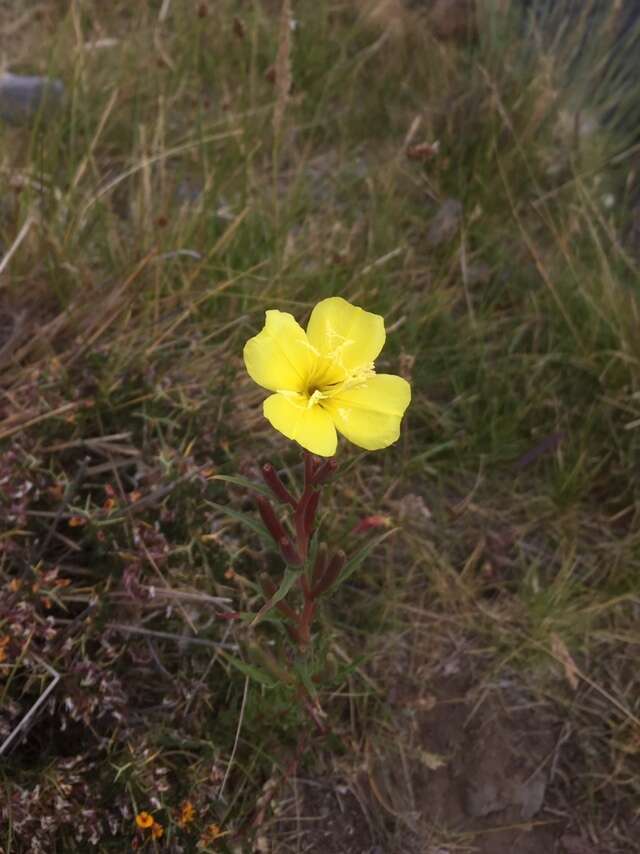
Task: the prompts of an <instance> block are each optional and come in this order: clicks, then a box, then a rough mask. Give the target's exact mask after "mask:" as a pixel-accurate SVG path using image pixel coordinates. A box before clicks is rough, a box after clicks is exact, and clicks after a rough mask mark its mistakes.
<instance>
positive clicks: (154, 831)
mask: <svg viewBox="0 0 640 854" xmlns="http://www.w3.org/2000/svg"><path fill="white" fill-rule="evenodd" d="M151 835H152V836H153V838H154V839H161V838H162V837H163V836H164V827H163V826H162V825H161V824H158V822H157V821H154V822H153V826H152V828H151Z"/></svg>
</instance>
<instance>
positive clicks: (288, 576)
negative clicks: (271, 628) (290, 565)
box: [250, 569, 300, 627]
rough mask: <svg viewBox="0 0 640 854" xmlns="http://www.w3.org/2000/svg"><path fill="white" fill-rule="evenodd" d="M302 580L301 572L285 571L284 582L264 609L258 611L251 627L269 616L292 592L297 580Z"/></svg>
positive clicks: (296, 570)
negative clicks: (266, 615)
mask: <svg viewBox="0 0 640 854" xmlns="http://www.w3.org/2000/svg"><path fill="white" fill-rule="evenodd" d="M298 578H300V570H299V569H285V571H284V575H283V576H282V581H281V582H280V586H279V587H278V589H277V590H276V592H275V593H274V594H273V596H272V597H271V598H270V599H269V600H268V601H267V602H265V603H264V605H263V606H262V608H260V610H259V611H258V613H257V614H256V615H255V617H254V618H253V621H252V622H251V623H250V625H251V626H252V627H253V626H257V625H258V623H259V622H260V620H262V618H263V617H264V615H265V614H267V613H268V612H269V611H270V610H271V609H272V608H273V607H274V606H275V605H276V604H277V603H278V602H279V601H280V600H281V599H284V597H285V596H286V595H287V593H288V592H289V591H290V590H291V588H292V587H293V585H294V584H295V583H296V580H297V579H298Z"/></svg>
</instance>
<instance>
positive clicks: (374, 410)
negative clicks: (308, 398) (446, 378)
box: [322, 374, 411, 451]
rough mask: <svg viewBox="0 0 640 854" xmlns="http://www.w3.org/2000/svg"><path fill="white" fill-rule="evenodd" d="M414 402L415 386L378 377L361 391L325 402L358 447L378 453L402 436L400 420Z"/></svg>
mask: <svg viewBox="0 0 640 854" xmlns="http://www.w3.org/2000/svg"><path fill="white" fill-rule="evenodd" d="M410 400H411V386H410V385H409V383H408V382H407V381H406V380H403V379H402V377H395V376H392V375H391V374H375V375H374V376H372V377H371V378H370V379H368V380H367V382H366V383H365V384H364V385H362V386H360V387H359V388H353V389H350V390H348V391H343V392H340V393H339V394H336V396H335V397H330V398H328V399H326V400H323V401H322V405H323V407H324V408H325V409H326V410H327V412H329V413H330V414H331V417H332V418H333V422H334V424H335V425H336V428H337V429H338V431H339V432H340V433H342V435H343V436H345V437H346V438H347V439H348V440H349V441H350V442H353V444H354V445H358V446H359V447H360V448H366V450H368V451H377V450H379V449H380V448H386V447H387V445H391V444H392V443H393V442H395V441H396V439H397V438H398V436H399V435H400V421H401V420H402V416H403V415H404V411H405V409H406V408H407V406H408V405H409V401H410Z"/></svg>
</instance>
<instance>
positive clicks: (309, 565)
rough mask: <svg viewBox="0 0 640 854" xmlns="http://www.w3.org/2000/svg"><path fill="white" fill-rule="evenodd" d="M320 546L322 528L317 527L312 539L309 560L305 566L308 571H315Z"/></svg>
mask: <svg viewBox="0 0 640 854" xmlns="http://www.w3.org/2000/svg"><path fill="white" fill-rule="evenodd" d="M319 545H320V527H319V525H316V529H315V531H314V532H313V536H312V537H311V542H310V543H309V551H308V554H307V560H306V561H305V565H306V567H307V569H310V570H311V571H313V567H314V565H315V562H316V557H317V555H318V546H319Z"/></svg>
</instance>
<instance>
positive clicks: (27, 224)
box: [0, 214, 36, 275]
mask: <svg viewBox="0 0 640 854" xmlns="http://www.w3.org/2000/svg"><path fill="white" fill-rule="evenodd" d="M35 222H36V218H35V216H34V215H33V214H29V216H28V217H27V218H26V220H25V221H24V223H23V225H22V228H21V229H20V231H19V232H18V235H17V237H16V239H15V240H14V241H13V243H12V245H11V247H10V249H9V250H8V251H7V253H6V254H5V256H4V258H3V259H2V261H0V275H2V273H4V271H5V269H6V268H7V266H8V264H9V261H11V259H12V258H13V256H14V255H15V253H16V251H17V250H18V247H19V246H20V244H21V243H22V241H23V240H24V239H25V237H26V236H27V234H28V233H29V229H30V228H31V226H32V225H33V224H34V223H35Z"/></svg>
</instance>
